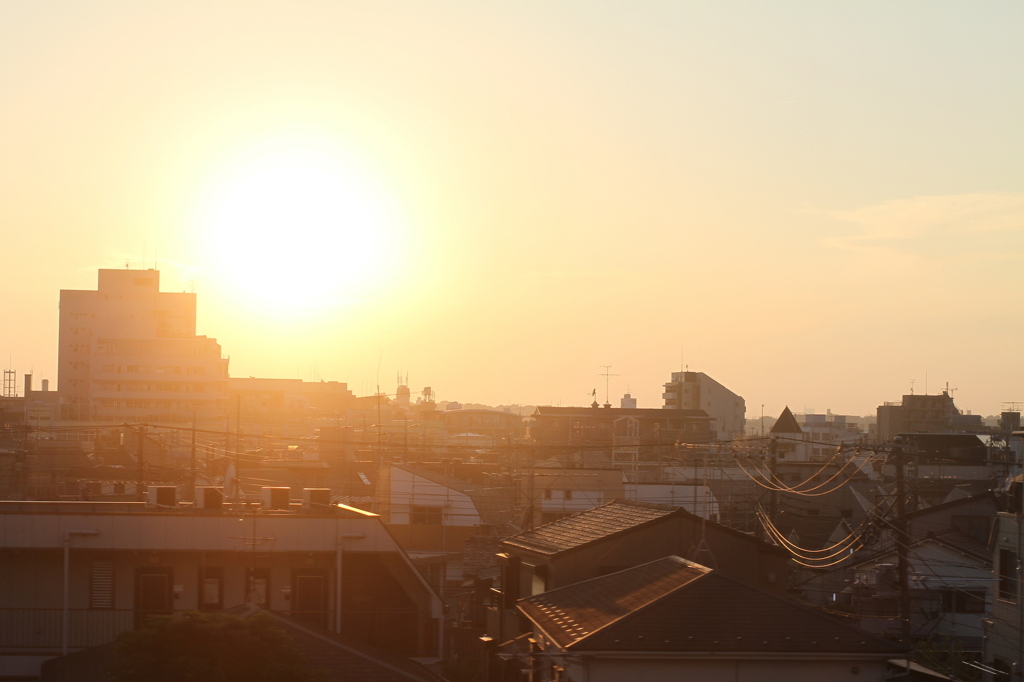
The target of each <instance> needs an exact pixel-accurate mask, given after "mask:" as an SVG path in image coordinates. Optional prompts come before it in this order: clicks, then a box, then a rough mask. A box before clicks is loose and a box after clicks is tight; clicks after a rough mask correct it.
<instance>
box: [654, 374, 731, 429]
mask: <svg viewBox="0 0 1024 682" xmlns="http://www.w3.org/2000/svg"><path fill="white" fill-rule="evenodd" d="M662 398H664V400H665V405H664V409H666V410H704V411H705V412H707V413H708V415H709V416H710V417H711V418H712V419H713V420H714V429H715V434H716V438H718V439H719V440H731V439H733V438H740V437H742V436H743V433H744V426H745V424H746V412H747V407H746V403H745V402H744V400H743V396H740V395H737V394H736V393H733V392H732V391H730V390H729V389H727V388H726V387H725V386H723V385H722V384H720V383H718V382H717V381H715V380H714V379H712V378H711V377H709V376H708V375H707V374H705V373H704V372H672V381H670V382H668V383H667V384H665V392H664V393H663V394H662Z"/></svg>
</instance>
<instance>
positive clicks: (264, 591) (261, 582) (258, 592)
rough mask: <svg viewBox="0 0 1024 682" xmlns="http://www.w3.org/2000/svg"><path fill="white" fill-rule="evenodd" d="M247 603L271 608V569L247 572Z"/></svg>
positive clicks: (249, 570)
mask: <svg viewBox="0 0 1024 682" xmlns="http://www.w3.org/2000/svg"><path fill="white" fill-rule="evenodd" d="M245 601H246V603H249V604H258V605H259V606H262V607H263V608H265V609H269V608H270V569H269V568H250V569H247V570H246V572H245Z"/></svg>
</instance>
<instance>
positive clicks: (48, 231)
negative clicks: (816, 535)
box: [0, 0, 1024, 416]
mask: <svg viewBox="0 0 1024 682" xmlns="http://www.w3.org/2000/svg"><path fill="white" fill-rule="evenodd" d="M626 7H627V4H626V3H608V2H556V3H552V2H540V1H537V2H520V3H513V4H509V3H496V2H495V3H485V2H442V3H415V2H301V1H297V2H287V3H285V2H258V3H254V2H241V1H238V2H232V1H228V0H221V1H219V2H185V1H181V0H179V1H176V2H173V3H138V2H127V1H117V2H114V1H107V0H90V2H88V3H81V2H77V3H76V2H46V1H35V2H7V3H3V4H0V225H2V226H3V234H4V237H5V238H4V247H5V248H4V254H5V256H4V262H3V265H2V268H0V283H2V286H3V292H4V296H3V297H2V300H0V315H2V319H3V320H4V322H3V324H2V326H0V354H2V355H6V356H8V358H9V363H10V365H11V366H12V367H13V368H15V369H17V370H18V371H19V373H21V372H26V371H29V370H30V369H34V371H35V373H36V376H37V378H51V379H56V376H55V373H56V372H55V367H56V325H57V300H58V292H59V290H60V289H62V288H67V289H73V288H93V287H95V283H96V270H97V268H100V267H123V266H124V263H125V262H130V263H131V264H132V265H133V266H134V267H138V266H142V265H143V264H146V265H150V264H152V263H153V262H154V261H155V260H156V259H159V267H160V269H161V270H162V271H163V273H164V276H163V280H164V283H165V289H167V290H175V289H177V290H181V289H183V288H187V287H193V286H194V288H195V290H196V291H197V292H198V293H199V307H200V320H199V327H200V333H205V334H208V335H210V336H215V337H217V338H218V339H220V341H221V342H222V344H223V346H224V350H225V353H226V354H228V355H230V356H231V370H232V373H233V374H235V375H242V376H249V375H256V376H282V377H296V376H299V377H302V378H310V376H312V375H313V373H316V374H317V375H318V376H319V377H321V378H324V379H335V380H340V381H347V382H349V384H350V385H351V386H352V387H353V388H354V389H355V390H356V391H357V392H361V393H362V392H371V391H372V390H373V387H374V385H375V383H376V381H377V376H378V365H379V367H380V377H381V384H382V386H383V388H385V389H387V390H388V391H390V390H392V388H393V384H394V374H395V372H396V371H398V370H403V371H408V372H409V375H410V380H411V384H412V385H413V387H414V389H416V390H418V389H419V388H421V387H422V386H426V385H431V386H433V387H434V388H435V389H436V391H437V393H438V396H439V398H441V399H453V400H462V401H473V402H486V403H490V404H498V403H513V402H518V403H533V404H538V403H540V404H544V403H559V402H560V403H561V404H563V405H570V404H584V403H586V402H588V401H589V397H588V394H589V393H590V391H591V389H593V388H595V387H597V388H599V393H600V394H601V395H602V397H603V386H604V381H603V379H601V378H599V377H598V376H597V375H598V373H599V372H600V371H602V369H601V365H608V364H610V365H612V370H611V371H612V372H614V373H616V374H618V375H619V376H617V377H613V379H612V381H611V389H612V394H613V395H614V396H618V395H621V394H622V393H623V392H624V391H625V390H626V389H627V388H628V389H630V390H631V391H632V393H633V394H634V395H635V396H637V397H638V398H639V399H640V404H641V406H647V407H656V406H659V405H660V404H661V397H660V396H661V391H662V389H661V384H662V383H664V381H666V380H667V379H668V376H669V373H670V372H671V371H673V370H678V369H679V368H680V363H681V361H682V362H683V363H685V364H687V365H688V366H689V368H690V369H692V370H698V371H704V372H707V373H708V374H710V375H711V376H712V377H714V378H716V379H718V380H719V381H720V382H722V383H724V384H725V385H727V386H728V387H730V388H732V389H733V390H735V391H736V392H738V393H740V394H742V395H743V396H744V397H745V398H746V400H747V406H748V416H757V415H759V414H760V405H761V404H762V403H763V404H765V410H766V412H767V413H768V414H777V413H778V412H779V411H781V409H782V407H783V406H784V405H786V404H788V405H790V406H791V407H793V408H794V409H795V410H798V411H799V410H803V409H804V408H807V409H812V408H813V409H817V410H819V411H824V410H825V409H827V408H830V409H832V410H833V411H835V412H838V413H857V414H865V413H871V412H873V410H874V407H875V406H876V405H878V404H880V403H881V402H882V401H885V400H896V399H898V397H899V395H901V394H902V393H905V392H908V391H909V389H910V382H911V380H916V388H917V391H918V392H920V391H921V390H922V389H923V388H924V384H925V377H926V374H927V377H928V382H929V389H930V390H931V392H933V393H934V392H935V391H936V390H938V389H939V387H940V386H942V385H944V383H945V382H946V381H949V382H950V385H951V386H952V387H955V388H957V389H958V392H957V393H956V394H955V397H956V399H957V402H958V404H959V405H960V406H961V407H963V408H965V409H971V410H973V411H974V412H976V413H977V412H981V413H984V414H991V413H994V412H997V411H998V410H999V409H1000V407H1001V403H1002V401H1010V400H1024V363H1022V362H1021V358H1020V356H1021V348H1022V340H1024V338H1022V337H1024V322H1022V321H1021V316H1020V315H1019V314H1018V313H1017V312H1016V311H1018V310H1019V309H1020V308H1021V303H1022V300H1021V298H1022V295H1021V291H1022V284H1024V282H1022V279H1024V278H1022V275H1021V265H1020V264H1021V262H1022V256H1024V165H1022V163H1021V159H1022V158H1024V153H1022V152H1024V132H1022V126H1021V125H1020V121H1021V120H1024V43H1022V41H1020V40H1019V27H1020V26H1021V25H1022V20H1024V8H1022V7H1021V6H1020V5H1019V4H1018V3H1009V2H993V3H987V4H985V5H982V6H978V5H969V4H966V3H952V2H948V3H947V2H906V3H896V4H894V3H886V2H858V3H817V2H778V3H752V2H751V3H728V2H710V1H709V2H687V3H679V2H668V1H666V2H640V3H629V4H628V11H627V10H626ZM281 177H285V178H295V179H296V180H295V182H289V181H285V182H282V183H280V184H281V186H282V187H284V188H285V189H282V190H281V191H278V192H275V191H268V190H267V189H266V186H268V185H267V182H270V186H275V187H276V186H278V183H277V181H276V178H281ZM254 178H257V179H254ZM259 178H262V180H259ZM268 178H269V179H270V180H269V181H267V179H268ZM261 182H263V183H264V184H262V185H261V184H260V183H261ZM246 196H252V203H251V205H249V204H247V203H246V201H245V200H244V197H246ZM239 197H242V199H239ZM339 197H341V199H339ZM293 206H294V207H296V208H295V210H294V212H293V211H292V208H291V207H293ZM225 207H227V208H225ZM321 207H322V208H321ZM324 214H329V215H331V216H334V218H332V220H336V221H337V222H338V224H339V225H340V224H344V225H345V226H346V227H345V228H344V229H343V230H341V231H335V230H334V228H332V227H331V225H332V224H333V223H329V221H327V222H323V221H320V219H319V217H318V216H321V215H324ZM321 223H322V224H321ZM256 234H258V235H262V236H261V237H260V238H259V239H256V238H255V237H253V235H256ZM366 235H372V236H373V239H370V240H369V241H368V240H367V239H364V237H366ZM234 242H238V243H239V249H238V251H237V253H236V252H235V250H234V249H233V248H232V247H231V246H230V245H231V244H232V243H234ZM225 244H227V246H225ZM252 244H255V245H256V246H252ZM245 245H249V246H251V248H248V249H247V250H246V249H243V248H242V247H243V246H245ZM260 245H263V246H262V247H261V246H260ZM260 248H262V249H263V250H262V251H260ZM268 264H269V265H268ZM268 287H274V288H273V289H268ZM271 290H272V291H276V292H281V291H289V292H295V293H292V294H288V295H286V296H284V297H283V300H272V299H273V297H272V296H269V295H268V293H267V292H268V291H271ZM291 300H294V301H295V302H296V303H295V304H294V305H291V304H289V301H291ZM8 358H5V360H8ZM681 358H682V360H681Z"/></svg>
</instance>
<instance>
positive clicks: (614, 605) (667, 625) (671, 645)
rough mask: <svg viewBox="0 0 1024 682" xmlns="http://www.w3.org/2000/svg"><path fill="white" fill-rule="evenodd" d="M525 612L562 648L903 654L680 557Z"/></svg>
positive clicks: (562, 593) (530, 605)
mask: <svg viewBox="0 0 1024 682" xmlns="http://www.w3.org/2000/svg"><path fill="white" fill-rule="evenodd" d="M519 609H520V611H522V613H523V614H524V615H525V616H526V617H527V618H529V619H530V620H531V621H532V622H533V623H534V624H535V625H536V626H537V627H538V628H539V629H540V630H541V631H542V632H543V633H544V634H545V635H546V636H547V637H548V638H550V639H551V640H552V641H553V642H554V643H555V644H556V645H557V646H558V647H560V648H562V649H569V650H572V651H633V652H714V653H718V654H729V653H745V654H746V653H768V654H778V653H796V654H829V653H831V654H835V653H839V654H877V655H880V656H892V655H894V654H896V653H898V652H901V651H903V649H902V648H901V647H899V646H897V645H895V644H892V643H891V642H888V641H886V640H883V639H881V638H878V637H875V636H873V635H871V634H869V633H867V632H864V631H862V630H859V629H858V628H855V627H853V626H852V625H848V624H846V623H844V622H842V621H839V620H836V619H833V618H832V617H831V616H828V615H826V614H823V613H821V612H818V611H816V610H814V609H811V608H809V607H805V606H802V605H800V604H797V603H795V602H792V601H790V600H788V599H786V598H784V597H779V596H776V595H773V594H769V593H768V592H764V591H762V590H759V589H757V588H754V587H750V586H748V585H745V584H743V583H741V582H739V581H737V580H734V579H732V578H729V577H727V576H725V575H723V574H721V573H719V572H718V571H715V570H713V569H710V568H707V567H705V566H701V565H699V564H695V563H693V562H690V561H687V560H685V559H681V558H679V557H677V556H670V557H665V558H663V559H658V560H657V561H652V562H650V563H647V564H643V565H641V566H637V567H635V568H630V569H627V570H624V571H619V572H618V573H613V574H611V575H606V576H602V577H599V578H594V579H592V580H587V581H584V582H581V583H576V584H575V585H570V586H568V587H563V588H560V589H556V590H551V591H549V592H544V593H542V594H539V595H535V596H533V597H528V598H526V599H523V600H521V601H520V602H519Z"/></svg>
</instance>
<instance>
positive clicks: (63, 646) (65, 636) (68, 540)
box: [60, 530, 100, 656]
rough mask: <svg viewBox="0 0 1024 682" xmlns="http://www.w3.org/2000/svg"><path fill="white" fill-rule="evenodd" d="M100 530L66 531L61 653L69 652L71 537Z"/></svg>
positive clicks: (95, 532) (96, 532) (93, 533)
mask: <svg viewBox="0 0 1024 682" xmlns="http://www.w3.org/2000/svg"><path fill="white" fill-rule="evenodd" d="M99 534H100V532H99V531H98V530H69V531H68V532H66V533H64V613H63V618H62V619H61V645H60V653H61V655H62V656H63V655H66V654H67V653H68V605H69V603H70V601H71V599H70V591H69V583H70V582H71V581H70V577H69V576H70V574H71V537H72V536H73V535H99Z"/></svg>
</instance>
